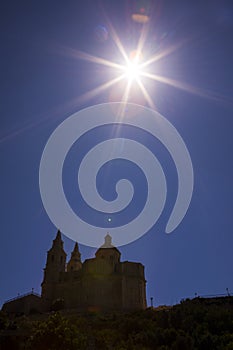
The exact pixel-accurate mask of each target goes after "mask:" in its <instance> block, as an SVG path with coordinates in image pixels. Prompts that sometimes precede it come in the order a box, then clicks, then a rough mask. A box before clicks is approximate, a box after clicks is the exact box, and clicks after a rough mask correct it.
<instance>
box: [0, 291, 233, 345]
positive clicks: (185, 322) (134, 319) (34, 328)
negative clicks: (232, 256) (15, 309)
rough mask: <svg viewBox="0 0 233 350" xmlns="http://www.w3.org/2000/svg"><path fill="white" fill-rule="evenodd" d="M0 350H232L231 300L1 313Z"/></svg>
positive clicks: (232, 311) (232, 309)
mask: <svg viewBox="0 0 233 350" xmlns="http://www.w3.org/2000/svg"><path fill="white" fill-rule="evenodd" d="M36 318H37V320H36ZM0 349H1V350H5V349H10V350H18V349H19V350H21V349H24V350H31V349H33V350H42V349H43V350H55V349H56V350H58V349H65V350H77V349H87V350H88V349H97V350H98V349H101V350H105V349H106V350H108V349H114V350H137V349H138V350H139V349H140V350H149V349H155V350H157V349H158V350H186V349H187V350H196V349H200V350H202V349H203V350H209V349H211V350H215V349H216V350H222V349H224V350H233V297H226V298H221V299H202V298H196V299H194V300H186V301H183V302H182V303H181V304H179V305H175V306H173V307H160V308H157V309H147V310H145V311H138V312H134V313H130V314H111V315H110V314H108V315H103V314H94V313H93V314H88V315H85V316H80V315H71V314H64V313H59V312H53V313H51V314H49V315H37V317H36V316H35V315H32V316H31V317H25V316H23V317H22V316H21V317H18V318H14V319H10V318H9V317H7V316H6V315H4V314H3V313H0Z"/></svg>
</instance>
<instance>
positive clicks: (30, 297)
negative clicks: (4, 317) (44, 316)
mask: <svg viewBox="0 0 233 350" xmlns="http://www.w3.org/2000/svg"><path fill="white" fill-rule="evenodd" d="M41 309H42V303H41V296H40V295H39V294H36V293H34V292H31V293H27V294H24V295H21V296H18V297H16V298H14V299H10V300H8V301H6V302H5V303H4V304H3V307H2V311H3V312H6V313H8V314H16V315H21V314H24V315H29V314H32V313H39V312H41Z"/></svg>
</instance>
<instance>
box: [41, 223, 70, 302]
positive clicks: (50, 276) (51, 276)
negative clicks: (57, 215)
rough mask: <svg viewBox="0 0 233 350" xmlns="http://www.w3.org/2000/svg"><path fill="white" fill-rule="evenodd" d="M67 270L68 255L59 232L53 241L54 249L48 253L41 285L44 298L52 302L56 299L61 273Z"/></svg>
mask: <svg viewBox="0 0 233 350" xmlns="http://www.w3.org/2000/svg"><path fill="white" fill-rule="evenodd" d="M65 269H66V253H65V251H64V249H63V241H62V239H61V232H60V231H59V230H58V232H57V236H56V238H55V239H54V240H53V245H52V248H51V249H50V250H49V251H48V252H47V261H46V266H45V268H44V279H43V282H42V283H41V287H42V293H41V294H42V298H44V300H47V301H50V302H52V301H53V299H54V293H55V287H56V283H58V282H59V276H60V273H61V272H65Z"/></svg>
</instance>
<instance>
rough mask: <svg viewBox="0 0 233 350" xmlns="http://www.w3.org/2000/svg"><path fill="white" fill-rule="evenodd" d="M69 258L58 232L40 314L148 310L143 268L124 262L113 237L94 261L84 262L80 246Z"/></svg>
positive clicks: (45, 281) (45, 278)
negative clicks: (50, 312)
mask: <svg viewBox="0 0 233 350" xmlns="http://www.w3.org/2000/svg"><path fill="white" fill-rule="evenodd" d="M66 257H67V254H66V252H65V251H64V248H63V241H62V238H61V233H60V231H58V233H57V236H56V238H55V239H54V240H53V244H52V247H51V249H50V250H49V251H48V252H47V261H46V266H45V268H44V278H43V281H42V284H41V289H42V293H41V297H40V309H41V310H39V311H44V312H46V311H51V310H54V309H56V308H60V309H65V310H77V311H78V312H90V311H96V312H98V311H99V312H102V311H103V312H105V311H132V310H140V309H145V308H146V280H145V275H144V266H143V265H142V264H141V263H136V262H129V261H123V262H122V261H121V253H120V251H119V250H118V249H117V248H116V247H114V246H113V245H112V243H111V236H109V235H107V236H106V237H105V242H104V244H103V245H102V246H101V247H100V248H99V249H98V250H97V251H96V253H95V257H94V258H92V259H86V260H85V261H84V262H82V261H81V254H80V252H79V247H78V244H77V243H75V246H74V250H73V252H72V253H71V258H70V260H69V261H68V263H66ZM19 299H20V298H17V300H15V301H12V302H9V303H5V304H4V305H3V310H4V309H5V311H7V309H8V310H9V309H11V310H14V305H12V303H14V302H16V301H17V302H18V303H19ZM24 303H25V301H24ZM9 304H10V305H9ZM37 304H38V300H37ZM37 308H38V306H37Z"/></svg>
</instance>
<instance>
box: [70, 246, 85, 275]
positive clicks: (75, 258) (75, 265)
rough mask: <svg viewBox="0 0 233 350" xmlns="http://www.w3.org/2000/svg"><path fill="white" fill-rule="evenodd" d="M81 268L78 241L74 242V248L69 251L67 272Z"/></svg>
mask: <svg viewBox="0 0 233 350" xmlns="http://www.w3.org/2000/svg"><path fill="white" fill-rule="evenodd" d="M81 268H82V262H81V254H80V252H79V247H78V243H77V242H76V243H75V246H74V250H73V252H72V253H71V258H70V261H69V262H68V264H67V272H69V271H78V270H80V269H81Z"/></svg>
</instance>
